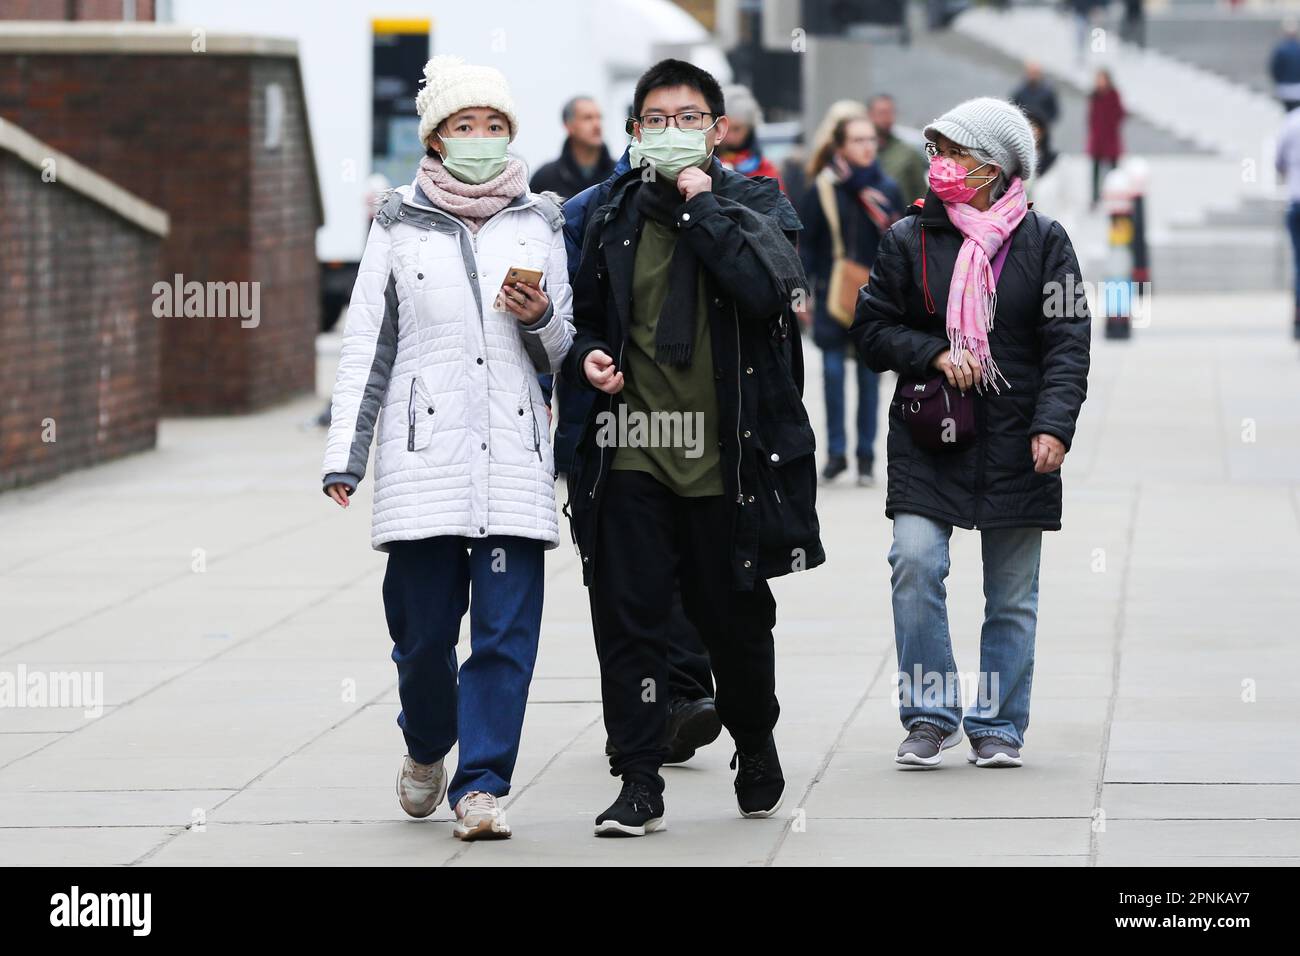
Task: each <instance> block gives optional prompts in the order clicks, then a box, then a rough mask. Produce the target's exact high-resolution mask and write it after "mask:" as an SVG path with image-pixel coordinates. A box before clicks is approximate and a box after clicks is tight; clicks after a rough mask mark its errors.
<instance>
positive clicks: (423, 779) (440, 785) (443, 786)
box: [397, 754, 447, 818]
mask: <svg viewBox="0 0 1300 956" xmlns="http://www.w3.org/2000/svg"><path fill="white" fill-rule="evenodd" d="M446 795H447V771H446V770H445V769H444V768H443V766H442V761H441V760H439V761H438V762H437V763H416V762H415V761H414V760H412V759H411V757H410V755H409V754H408V755H407V757H406V759H405V760H403V761H402V772H401V773H399V774H398V775H397V802H398V803H400V804H401V805H402V809H403V810H405V811H406V812H407V813H408V814H410V815H411V816H413V817H417V818H423V817H427V816H428V815H429V814H431V813H433V811H434V810H436V809H438V804H440V803H442V798H443V797H445V796H446Z"/></svg>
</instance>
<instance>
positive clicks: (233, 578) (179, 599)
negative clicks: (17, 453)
mask: <svg viewBox="0 0 1300 956" xmlns="http://www.w3.org/2000/svg"><path fill="white" fill-rule="evenodd" d="M1288 323H1289V312H1288V303H1287V301H1286V297H1285V296H1254V297H1246V296H1233V297H1219V298H1212V297H1204V296H1202V297H1196V298H1186V299H1176V298H1168V297H1166V298H1163V299H1159V300H1157V302H1156V311H1155V313H1154V317H1153V323H1152V326H1151V327H1150V328H1148V329H1140V330H1138V332H1137V333H1136V337H1135V338H1134V339H1133V341H1131V342H1128V343H1111V342H1106V341H1104V340H1102V339H1101V338H1100V336H1098V337H1097V339H1096V340H1095V347H1094V372H1093V375H1092V385H1091V396H1090V398H1089V400H1088V403H1087V405H1086V406H1085V412H1084V419H1083V421H1082V423H1081V425H1080V429H1079V439H1078V441H1077V444H1076V446H1075V448H1074V450H1073V452H1072V453H1071V455H1070V457H1069V458H1068V459H1067V464H1066V487H1067V494H1066V509H1065V530H1064V531H1063V532H1061V533H1059V534H1054V535H1049V536H1048V537H1047V539H1046V542H1045V546H1044V557H1043V571H1042V602H1041V614H1040V628H1039V642H1038V654H1037V663H1036V669H1035V682H1034V685H1035V686H1034V698H1033V723H1032V726H1031V728H1030V730H1029V733H1028V741H1027V746H1026V749H1025V758H1026V766H1025V767H1024V769H1022V770H1017V771H984V770H976V769H974V768H973V767H971V766H970V765H968V764H967V763H966V762H965V759H964V753H965V748H964V747H963V748H960V749H957V750H953V751H950V752H949V755H948V758H947V760H946V762H945V765H944V767H943V768H942V769H941V770H940V771H938V772H934V773H905V772H900V771H898V770H896V769H895V766H894V763H893V760H892V754H893V750H894V748H895V747H896V746H897V744H898V741H899V738H900V736H901V729H900V727H899V724H898V720H897V715H896V712H895V710H894V707H893V705H892V703H891V700H890V694H889V689H890V678H891V675H892V668H893V637H892V630H891V621H890V613H889V591H888V577H889V569H888V565H887V564H886V561H885V553H886V550H887V547H888V541H889V523H888V522H887V521H886V519H885V518H884V515H883V512H882V502H883V494H884V492H883V488H877V489H858V488H856V487H852V486H849V485H845V486H844V487H835V488H831V489H829V490H826V491H825V492H824V493H823V495H822V497H821V500H820V512H821V516H822V525H823V528H824V532H825V543H826V550H827V552H828V555H829V562H828V564H827V565H826V566H824V567H823V568H820V569H818V570H815V571H813V572H810V573H807V574H803V575H795V576H793V577H791V578H785V579H781V580H780V581H777V582H775V586H774V590H775V591H776V594H777V598H778V601H779V604H780V613H779V621H778V630H777V641H778V673H777V680H778V692H779V694H780V697H781V702H782V718H781V723H780V725H779V727H778V729H777V741H778V743H779V745H780V748H781V755H782V759H783V762H784V765H785V770H786V776H787V779H788V781H789V790H788V793H787V799H786V806H785V809H784V810H783V811H782V814H781V815H780V816H779V817H777V818H774V819H771V820H752V821H751V820H742V819H741V818H740V817H739V816H738V814H737V813H736V809H735V804H734V802H733V799H732V792H731V773H730V772H729V771H728V770H727V761H728V759H729V758H730V756H731V750H730V747H729V746H728V744H727V743H725V742H723V741H719V742H718V743H717V744H715V745H713V746H712V747H709V748H708V749H706V750H704V751H702V752H701V753H700V755H699V756H698V757H697V758H696V759H695V760H693V761H692V762H691V763H690V764H688V765H686V766H684V767H681V768H671V769H668V770H667V771H666V776H667V778H668V792H667V801H668V804H667V805H668V821H669V829H668V831H667V832H666V833H664V834H661V835H655V836H652V837H649V838H647V839H643V840H633V841H600V840H597V839H595V838H593V837H592V835H591V823H592V820H593V818H594V816H595V814H596V813H597V812H598V811H599V810H601V809H603V808H604V807H605V806H606V805H607V804H608V803H609V802H610V800H612V798H613V796H614V794H615V793H616V791H617V784H616V782H615V781H614V780H613V779H612V778H611V777H609V775H608V772H607V765H606V762H605V759H604V757H603V755H602V745H603V741H604V730H603V727H602V726H601V721H600V708H599V703H598V694H599V692H598V681H597V676H596V675H597V670H596V659H595V655H594V652H593V649H592V639H591V634H590V626H589V623H588V613H587V604H586V596H585V593H584V591H583V589H582V587H581V584H580V581H579V575H578V571H577V567H576V557H575V554H574V551H573V549H572V547H571V546H570V545H569V544H568V542H567V538H566V540H565V543H564V545H562V547H561V548H559V549H558V550H556V551H553V552H551V553H550V555H549V567H548V575H547V577H548V580H547V588H548V594H547V604H546V615H545V623H544V627H543V633H542V646H541V653H540V658H539V661H538V666H537V675H536V679H535V681H534V683H533V693H532V699H531V702H530V705H529V711H528V718H527V726H526V727H525V731H524V741H523V750H522V753H521V756H520V760H519V766H518V771H517V774H516V779H515V790H514V793H513V794H512V795H511V798H510V817H511V822H512V823H513V825H514V827H515V831H516V836H515V839H514V840H512V841H510V842H509V843H505V844H483V845H473V846H462V845H461V844H459V843H458V842H457V841H455V840H453V839H452V837H451V826H450V823H449V819H450V817H449V814H448V812H447V811H446V809H445V807H444V808H443V810H441V811H440V812H439V813H438V814H437V815H436V816H435V817H433V818H431V819H430V820H428V821H424V822H415V821H410V820H407V819H405V818H404V816H403V815H402V813H401V811H400V809H399V808H398V806H397V802H396V799H395V798H394V795H393V778H394V776H395V774H396V772H397V768H398V765H399V763H400V760H401V756H402V752H403V748H402V740H401V735H400V732H399V731H398V729H397V726H396V724H395V723H394V718H395V716H396V713H397V704H396V688H395V676H394V670H393V666H392V664H391V662H390V660H389V657H388V653H389V650H390V646H391V645H390V642H389V639H388V637H387V634H386V631H385V628H384V623H383V616H382V608H381V603H380V593H379V585H380V580H381V577H382V573H383V560H384V559H383V557H382V556H381V555H379V554H378V553H376V552H373V551H371V550H370V548H369V546H368V511H369V505H370V499H369V494H370V484H369V482H366V483H365V484H364V485H363V487H362V490H361V491H360V492H359V495H358V498H357V499H356V502H355V503H356V507H354V508H352V509H351V510H350V511H349V512H347V513H339V512H338V509H336V508H335V507H334V506H332V505H330V504H328V502H327V501H326V500H325V498H324V497H323V496H322V495H321V494H320V492H319V490H318V485H317V477H316V476H317V466H318V463H319V459H320V453H321V450H322V442H323V436H322V435H321V433H319V432H318V431H315V430H307V429H303V428H301V427H300V423H301V422H302V421H303V420H304V419H306V418H307V417H308V416H309V415H310V414H312V413H313V412H314V411H315V410H316V409H317V407H318V403H317V402H315V401H302V402H298V403H295V404H294V405H292V406H289V407H284V408H280V409H277V410H275V411H272V412H268V413H265V414H262V415H257V416H252V417H249V418H230V419H202V420H172V421H168V422H166V423H164V425H163V427H162V431H161V434H160V439H159V447H158V450H157V451H154V452H151V453H147V454H143V455H139V456H136V457H133V458H131V459H129V460H125V461H121V462H117V463H114V464H111V465H107V466H104V467H100V468H97V469H93V470H90V471H85V472H81V473H77V474H74V475H70V476H66V477H64V478H61V479H59V480H57V481H54V482H51V483H48V484H45V485H42V486H39V487H36V488H32V489H28V490H24V491H20V492H15V493H8V494H5V495H3V496H0V672H5V671H8V672H11V673H16V672H17V669H18V668H19V666H20V665H21V666H25V668H26V669H27V672H29V673H31V672H36V673H48V672H52V671H68V670H77V671H92V672H102V674H103V689H104V698H105V706H104V710H103V713H102V715H101V716H98V717H95V718H87V717H86V716H85V715H84V713H83V711H82V709H80V708H67V709H59V708H18V709H12V710H9V709H4V710H0V862H4V863H10V864H12V863H95V864H136V865H153V864H195V865H208V864H227V863H229V864H250V863H251V864H259V863H265V864H295V863H301V864H324V865H349V864H407V865H429V864H440V863H454V864H457V865H473V864H493V863H502V862H508V863H521V864H533V863H588V862H593V863H628V864H655V863H678V864H683V863H709V864H718V863H723V864H778V865H780V864H840V863H890V864H898V863H936V864H945V865H950V864H953V863H960V864H965V865H987V864H1003V863H1012V864H1015V863H1034V864H1060V865H1075V866H1081V865H1110V864H1131V863H1139V864H1148V863H1164V862H1172V863H1193V862H1197V863H1205V862H1214V863H1227V864H1279V863H1291V864H1294V863H1295V862H1296V861H1297V859H1300V737H1298V736H1297V734H1296V733H1295V732H1294V729H1293V727H1292V724H1293V723H1294V713H1295V710H1296V708H1297V706H1298V705H1300V666H1298V665H1300V640H1298V639H1300V634H1298V633H1297V631H1298V630H1300V627H1298V626H1297V623H1296V622H1297V620H1300V587H1297V582H1300V405H1298V404H1297V403H1296V401H1295V397H1296V396H1297V395H1298V394H1300V362H1298V361H1297V358H1298V357H1297V349H1296V346H1295V345H1294V344H1293V343H1292V342H1291V341H1290V340H1289V339H1288V338H1287V335H1288V333H1289V324H1288ZM809 359H810V365H812V366H815V365H816V364H817V361H816V359H817V355H816V353H815V352H810V355H809ZM809 386H810V387H809V395H810V406H812V407H813V408H814V413H815V414H820V409H821V401H820V395H819V393H818V389H819V385H818V384H817V382H816V381H811V382H810V383H809ZM1247 420H1251V421H1253V428H1254V435H1253V437H1254V439H1255V440H1254V441H1249V440H1243V434H1244V435H1245V438H1246V439H1249V438H1251V437H1252V435H1251V434H1250V431H1249V430H1250V428H1251V427H1252V425H1251V421H1247ZM561 497H563V495H561ZM566 534H567V531H566ZM978 558H979V548H978V540H977V538H976V537H975V535H973V534H970V533H960V532H959V533H957V534H956V535H955V537H954V555H953V571H952V576H951V579H950V608H951V613H952V629H953V633H954V637H955V642H956V657H957V662H958V666H959V667H960V668H962V669H964V670H975V669H976V668H977V666H978V663H977V647H978V626H979V620H980V612H981V597H980V581H979V575H978ZM196 569H199V570H196ZM1243 688H1245V689H1243ZM1243 696H1246V697H1248V698H1252V699H1251V700H1249V701H1247V700H1243Z"/></svg>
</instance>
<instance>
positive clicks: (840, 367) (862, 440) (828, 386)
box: [822, 348, 880, 462]
mask: <svg viewBox="0 0 1300 956" xmlns="http://www.w3.org/2000/svg"><path fill="white" fill-rule="evenodd" d="M848 361H849V358H848V355H847V353H846V350H845V349H842V348H839V349H833V348H832V349H825V350H823V352H822V388H823V389H824V390H825V393H826V432H827V436H826V453H827V454H828V455H832V456H835V455H847V454H848V447H849V436H848V432H847V431H846V430H845V428H844V385H845V381H846V379H847V375H846V372H847V369H846V367H845V366H846V364H847V363H848ZM853 364H854V365H855V366H856V367H857V369H856V371H857V376H858V416H857V424H858V458H859V459H862V458H867V459H870V460H872V461H873V462H874V460H875V452H874V448H875V445H876V420H877V419H878V418H879V417H880V412H879V409H880V376H879V375H877V374H876V373H875V372H873V371H871V369H869V368H867V366H866V363H864V362H863V361H862V360H861V359H854V361H853Z"/></svg>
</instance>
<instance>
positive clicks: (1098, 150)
mask: <svg viewBox="0 0 1300 956" xmlns="http://www.w3.org/2000/svg"><path fill="white" fill-rule="evenodd" d="M1123 124H1124V103H1123V101H1122V100H1121V99H1120V98H1119V90H1117V89H1115V85H1114V83H1112V82H1111V77H1110V70H1098V71H1097V78H1096V81H1095V83H1094V85H1093V88H1092V92H1091V93H1089V94H1088V155H1089V156H1090V157H1092V205H1093V207H1094V208H1095V207H1096V205H1097V203H1099V202H1100V201H1101V179H1102V174H1103V167H1104V168H1105V170H1106V171H1109V170H1112V169H1114V168H1115V166H1116V165H1117V164H1118V163H1119V158H1120V156H1121V155H1122V154H1123V152H1124V149H1123V144H1122V142H1121V138H1120V127H1121V126H1122V125H1123Z"/></svg>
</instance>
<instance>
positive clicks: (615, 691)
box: [589, 471, 781, 789]
mask: <svg viewBox="0 0 1300 956" xmlns="http://www.w3.org/2000/svg"><path fill="white" fill-rule="evenodd" d="M605 481H606V482H608V484H607V485H606V487H605V490H604V494H603V498H602V501H601V511H600V516H599V523H598V526H597V531H596V550H595V555H594V558H593V560H595V561H596V567H595V570H594V572H593V574H592V582H591V588H590V589H589V594H590V599H591V617H592V622H593V624H594V625H595V631H596V653H597V656H598V657H599V658H600V683H601V700H602V703H603V705H604V712H605V730H606V732H607V733H608V734H609V738H610V741H611V743H613V745H614V747H615V748H616V749H617V751H618V753H616V754H615V755H614V756H612V757H611V758H610V772H611V773H612V774H613V775H614V776H621V777H625V778H640V779H642V780H644V781H646V782H648V783H650V784H651V785H652V786H655V787H657V788H659V789H662V787H663V779H662V778H661V777H660V776H659V767H660V766H661V765H662V764H663V761H664V757H665V756H666V751H665V749H664V728H665V722H666V720H667V715H668V702H669V699H670V697H671V690H670V686H671V685H670V678H669V674H670V667H669V636H670V633H671V629H672V601H673V591H674V589H676V588H677V587H678V584H679V582H680V588H681V599H682V610H683V612H684V613H685V616H686V618H687V620H688V621H689V622H690V623H691V625H692V626H693V627H694V628H695V630H696V631H697V632H698V633H699V636H700V638H701V640H702V641H703V642H704V646H705V647H706V648H707V650H708V655H709V658H710V660H711V661H712V664H713V676H714V678H715V680H716V682H717V693H716V695H715V701H716V704H717V708H718V716H719V717H720V718H721V719H722V724H723V726H724V727H726V728H727V730H728V731H729V732H730V733H731V736H732V737H733V739H734V740H735V741H736V743H737V745H738V746H739V747H741V748H742V749H745V750H752V749H756V748H757V747H758V746H759V745H760V744H761V743H762V742H763V741H765V740H766V738H767V735H768V734H770V733H771V732H772V728H773V727H775V726H776V721H777V717H778V715H779V714H780V710H781V709H780V705H779V704H778V703H777V699H776V672H775V657H774V650H773V644H772V628H773V627H774V626H775V625H776V601H775V600H774V599H773V597H772V592H771V590H770V589H769V588H768V586H767V582H766V581H760V582H759V584H758V585H757V586H756V587H755V588H754V590H753V591H736V590H733V589H732V587H731V566H730V565H731V523H732V514H731V507H732V506H731V505H730V503H729V502H727V501H726V500H725V499H724V498H723V497H722V496H713V497H705V498H681V497H678V496H677V495H675V494H674V493H673V492H672V491H670V490H669V489H668V488H667V487H666V486H664V485H663V484H661V483H660V482H659V481H657V480H656V479H655V478H653V477H651V476H650V475H648V474H645V473H643V472H638V471H611V472H610V473H609V475H608V477H606V478H605Z"/></svg>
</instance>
